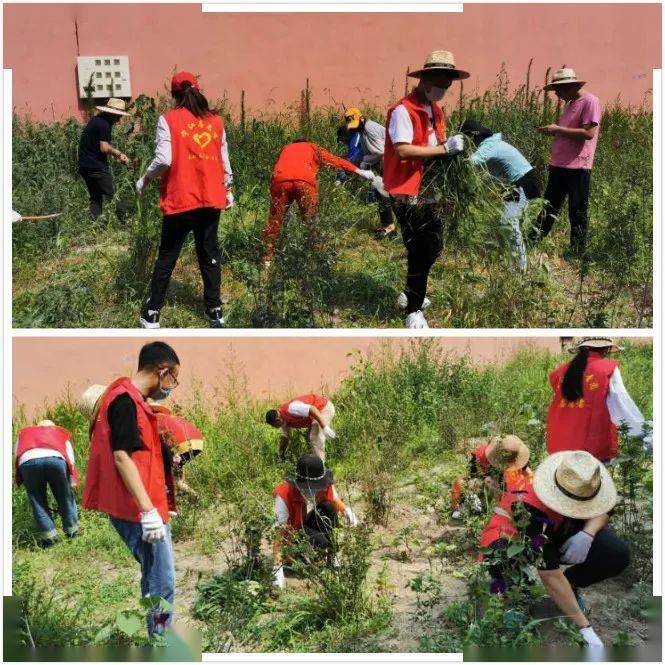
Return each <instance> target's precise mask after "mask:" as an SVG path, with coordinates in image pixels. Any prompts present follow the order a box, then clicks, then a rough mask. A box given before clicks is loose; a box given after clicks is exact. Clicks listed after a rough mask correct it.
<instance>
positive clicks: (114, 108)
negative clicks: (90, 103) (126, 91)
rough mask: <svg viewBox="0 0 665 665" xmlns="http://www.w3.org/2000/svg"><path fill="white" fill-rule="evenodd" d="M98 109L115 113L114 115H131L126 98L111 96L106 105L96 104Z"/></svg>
mask: <svg viewBox="0 0 665 665" xmlns="http://www.w3.org/2000/svg"><path fill="white" fill-rule="evenodd" d="M95 108H96V109H97V110H98V111H103V112H104V113H113V114H114V115H131V113H127V110H126V109H127V104H126V103H125V101H124V99H116V98H115V97H111V99H109V100H108V102H106V106H95Z"/></svg>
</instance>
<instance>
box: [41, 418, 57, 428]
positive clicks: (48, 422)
mask: <svg viewBox="0 0 665 665" xmlns="http://www.w3.org/2000/svg"><path fill="white" fill-rule="evenodd" d="M37 427H55V423H54V422H53V421H52V420H40V421H39V422H38V423H37Z"/></svg>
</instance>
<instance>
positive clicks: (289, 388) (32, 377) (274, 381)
mask: <svg viewBox="0 0 665 665" xmlns="http://www.w3.org/2000/svg"><path fill="white" fill-rule="evenodd" d="M167 341H168V342H169V344H171V345H172V346H173V348H174V349H175V350H176V353H177V354H178V357H179V358H180V362H181V364H182V368H181V372H180V386H179V388H178V391H177V394H175V397H176V399H177V400H178V401H180V402H183V403H187V402H188V401H189V400H190V399H191V398H192V397H193V396H194V395H195V394H196V392H197V391H199V390H200V391H201V392H202V393H203V394H204V395H206V396H207V397H208V399H214V398H215V397H217V398H219V399H221V400H224V399H226V398H228V397H229V395H231V394H238V393H241V394H247V395H249V396H250V398H252V399H260V400H263V399H270V398H275V399H280V398H285V397H288V396H289V395H290V394H291V393H305V392H309V391H316V390H330V391H332V390H335V389H336V388H337V387H338V386H339V384H340V381H341V380H342V379H343V378H344V377H345V376H346V375H347V374H348V370H349V368H350V367H351V365H352V364H354V363H355V362H356V359H355V357H354V356H353V355H350V354H351V353H352V352H353V351H358V352H359V353H361V354H363V355H365V356H367V355H368V354H369V355H372V354H377V353H382V352H391V353H398V352H399V350H400V348H403V347H405V346H408V345H409V344H410V340H409V339H406V338H392V339H391V338H389V339H385V338H384V339H380V338H376V337H356V338H354V337H343V338H340V337H338V338H330V337H327V338H317V337H306V338H294V337H290V338H289V337H270V338H247V337H239V338H234V339H219V338H211V337H201V338H198V337H197V338H192V337H189V338H171V339H169V340H167ZM145 342H146V340H145V339H137V338H127V337H113V338H108V337H106V338H100V337H95V338H89V337H81V338H78V337H77V338H54V337H51V338H33V337H28V338H15V339H14V340H13V354H12V355H13V386H12V394H13V402H14V408H15V410H16V409H17V408H21V407H22V408H24V409H25V412H26V415H27V417H28V418H31V417H33V415H35V414H36V413H39V412H40V411H41V410H42V409H43V407H44V405H45V404H53V403H54V402H55V401H57V400H58V399H59V398H61V397H63V396H65V395H66V394H67V393H68V392H69V394H70V395H71V396H73V397H74V398H76V397H78V396H79V395H80V394H81V393H82V392H83V391H84V390H85V389H86V388H87V387H88V386H89V385H90V384H92V383H102V384H105V383H108V382H110V381H111V380H113V379H114V378H116V377H117V376H120V375H123V374H124V375H127V374H131V373H133V372H134V371H135V369H136V359H137V357H138V353H139V350H140V348H141V346H142V345H143V344H144V343H145ZM436 343H437V344H438V345H439V347H440V348H441V350H442V351H443V352H449V353H452V354H454V355H457V356H462V355H465V356H468V357H469V358H470V359H471V360H472V361H473V362H478V363H483V362H502V361H505V360H507V359H509V358H510V357H512V356H513V355H514V354H515V353H516V352H517V351H518V350H519V349H524V348H538V349H549V350H550V351H553V352H557V351H558V350H560V348H561V346H560V341H559V338H558V337H528V338H527V337H510V338H500V337H457V338H438V339H437V342H436ZM385 345H388V350H386V349H385ZM231 377H233V380H231Z"/></svg>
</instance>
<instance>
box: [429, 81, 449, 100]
mask: <svg viewBox="0 0 665 665" xmlns="http://www.w3.org/2000/svg"><path fill="white" fill-rule="evenodd" d="M445 94H446V88H437V87H436V86H435V85H433V86H431V87H430V89H429V90H427V91H426V92H425V97H427V100H428V101H430V102H439V101H441V100H442V99H443V97H444V95H445Z"/></svg>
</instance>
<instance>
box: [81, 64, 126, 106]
mask: <svg viewBox="0 0 665 665" xmlns="http://www.w3.org/2000/svg"><path fill="white" fill-rule="evenodd" d="M76 64H77V69H78V83H79V96H80V97H81V98H85V97H87V96H88V88H90V95H91V97H93V98H94V99H103V98H104V99H105V98H108V97H131V96H132V88H131V83H130V80H129V56H126V55H93V56H81V57H79V58H77V59H76Z"/></svg>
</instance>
